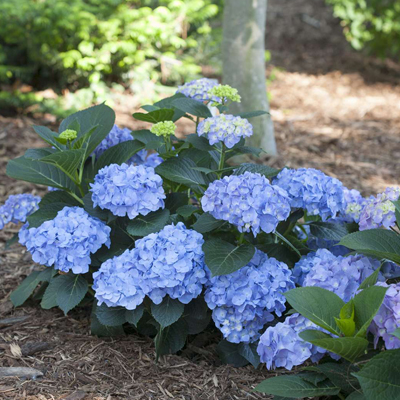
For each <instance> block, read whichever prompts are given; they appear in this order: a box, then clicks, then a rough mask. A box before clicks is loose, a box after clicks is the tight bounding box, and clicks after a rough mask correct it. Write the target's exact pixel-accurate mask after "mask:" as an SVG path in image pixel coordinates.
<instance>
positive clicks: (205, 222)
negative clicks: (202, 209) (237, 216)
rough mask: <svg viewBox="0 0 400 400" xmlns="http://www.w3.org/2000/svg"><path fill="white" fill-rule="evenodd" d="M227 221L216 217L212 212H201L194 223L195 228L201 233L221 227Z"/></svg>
mask: <svg viewBox="0 0 400 400" xmlns="http://www.w3.org/2000/svg"><path fill="white" fill-rule="evenodd" d="M224 223H225V221H221V220H219V219H215V218H214V217H213V216H212V215H211V214H209V213H204V214H201V215H200V217H199V218H198V219H197V221H196V222H195V223H194V224H193V229H194V230H195V231H197V232H199V233H207V232H211V231H213V230H214V229H218V228H219V227H221V226H222V225H223V224H224Z"/></svg>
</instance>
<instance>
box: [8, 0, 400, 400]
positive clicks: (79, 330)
mask: <svg viewBox="0 0 400 400" xmlns="http://www.w3.org/2000/svg"><path fill="white" fill-rule="evenodd" d="M267 48H268V49H269V50H271V53H272V60H271V63H270V65H269V67H268V71H269V72H270V73H273V74H274V75H275V79H274V80H273V81H272V83H271V84H270V87H269V89H270V92H271V95H272V101H271V108H272V116H273V119H274V122H275V130H276V136H277V142H278V147H279V152H280V157H279V158H278V159H276V160H269V163H270V164H273V165H275V166H283V165H287V166H291V167H300V166H303V167H316V168H320V169H322V170H323V171H325V172H327V173H329V174H331V175H334V176H336V177H338V178H339V179H341V180H342V181H343V182H344V184H345V185H346V186H348V187H349V188H357V189H359V190H361V191H362V192H363V194H365V195H368V194H373V193H376V192H377V191H380V190H382V189H384V188H385V187H386V186H388V185H396V184H398V177H399V176H400V163H398V162H397V160H398V159H399V157H400V134H399V132H400V74H399V72H400V65H399V64H395V63H393V62H390V61H385V62H384V61H380V60H376V59H374V58H371V57H368V56H366V55H364V54H359V53H355V52H353V51H352V50H351V49H350V47H349V46H348V44H347V43H346V41H345V40H344V39H343V36H342V33H341V27H340V25H339V23H338V21H337V20H335V19H333V18H332V15H331V11H330V9H329V7H327V6H326V5H325V2H324V0H297V1H296V2H294V1H293V0H270V1H269V15H268V33H267ZM117 111H118V110H117ZM117 122H118V123H119V124H120V125H126V126H129V127H131V128H135V127H136V128H137V127H138V126H137V125H135V123H134V122H133V121H132V118H131V117H130V115H129V113H127V112H126V111H125V110H119V112H117ZM33 124H47V125H49V126H50V127H53V126H54V120H53V119H52V118H50V117H48V116H44V117H43V118H41V120H34V119H31V118H28V117H26V116H22V117H21V116H19V117H15V118H12V117H1V116H0V182H1V183H0V203H2V202H3V201H4V200H5V198H6V197H7V196H8V195H9V194H14V193H23V192H33V193H35V194H43V193H44V191H45V189H44V188H40V187H38V186H34V185H31V184H28V183H23V182H16V181H14V180H12V179H9V178H7V177H6V175H5V165H6V162H7V160H8V159H10V158H13V157H16V156H18V155H21V154H23V153H24V151H25V150H26V149H27V148H30V147H37V146H39V145H41V143H40V141H39V140H38V138H37V136H36V134H35V133H34V132H33V130H32V129H31V125H33ZM180 128H181V131H182V132H188V131H187V130H188V126H187V125H184V126H181V127H180ZM14 232H16V229H15V228H14V227H10V226H9V227H7V228H6V229H5V230H4V231H2V232H0V268H1V274H0V367H10V366H19V367H33V368H36V369H37V370H39V371H41V372H42V373H43V376H42V377H40V378H37V379H36V380H22V379H21V380H16V379H15V378H4V379H0V399H18V400H19V399H29V400H49V399H56V400H58V399H61V398H63V399H69V400H82V399H86V400H89V399H97V400H100V399H101V400H114V399H143V400H144V399H146V400H147V399H162V400H163V399H173V398H175V399H193V400H196V399H213V400H225V399H239V400H240V399H258V398H263V399H265V398H267V397H266V396H261V395H260V394H257V393H254V392H252V391H251V389H252V388H254V386H255V385H256V384H258V383H259V382H261V381H262V380H263V379H264V378H265V377H266V376H268V375H271V373H268V372H267V371H266V370H265V368H259V369H257V370H254V368H252V367H250V366H249V367H244V368H239V369H236V368H233V367H230V366H223V365H220V363H219V361H218V357H217V356H216V355H215V341H212V340H208V341H207V340H205V342H204V343H205V344H204V345H202V346H195V345H192V346H190V348H189V349H188V350H187V351H185V352H183V354H180V355H178V356H167V357H163V358H162V359H161V360H160V362H159V363H158V364H156V363H155V354H154V346H153V344H152V341H151V340H149V339H147V338H144V337H141V336H138V335H130V336H127V337H121V338H114V339H99V338H96V337H92V336H90V334H89V320H88V315H89V311H88V310H86V309H79V310H73V311H72V312H71V313H70V314H69V315H68V316H67V317H66V316H64V315H63V313H62V312H61V311H59V310H47V311H46V310H41V309H39V308H38V307H37V306H36V305H35V304H34V303H28V304H27V305H26V306H24V307H23V308H19V309H17V310H13V309H12V307H11V304H10V302H9V299H8V297H9V294H10V292H11V291H12V290H13V289H15V287H16V286H17V284H18V283H19V282H20V281H21V280H22V279H23V278H24V276H26V275H27V274H28V273H29V270H30V269H31V268H32V263H31V262H30V259H29V255H27V254H26V253H25V252H24V251H23V249H22V247H20V246H18V245H16V246H14V247H12V248H11V249H8V250H5V249H4V242H5V240H6V239H9V238H10V237H11V236H12V234H13V233H14ZM23 317H26V318H23ZM10 318H13V319H14V320H11V321H10V320H9V319H10ZM4 319H8V321H3V322H2V320H4Z"/></svg>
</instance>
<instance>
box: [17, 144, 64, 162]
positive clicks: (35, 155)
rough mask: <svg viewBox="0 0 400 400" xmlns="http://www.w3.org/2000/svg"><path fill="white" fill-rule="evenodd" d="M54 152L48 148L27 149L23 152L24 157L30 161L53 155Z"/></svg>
mask: <svg viewBox="0 0 400 400" xmlns="http://www.w3.org/2000/svg"><path fill="white" fill-rule="evenodd" d="M55 151H57V150H54V149H50V148H48V147H46V148H43V149H28V150H27V151H26V152H25V154H24V157H25V158H30V159H31V160H40V159H41V158H43V157H46V156H48V155H50V154H53V153H54V152H55Z"/></svg>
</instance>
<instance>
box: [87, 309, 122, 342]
mask: <svg viewBox="0 0 400 400" xmlns="http://www.w3.org/2000/svg"><path fill="white" fill-rule="evenodd" d="M96 309H97V304H96V303H93V309H92V314H91V317H90V331H91V333H92V335H95V336H99V337H110V336H121V335H124V328H123V327H122V325H120V326H106V325H103V324H101V323H100V321H99V320H98V318H97V316H96Z"/></svg>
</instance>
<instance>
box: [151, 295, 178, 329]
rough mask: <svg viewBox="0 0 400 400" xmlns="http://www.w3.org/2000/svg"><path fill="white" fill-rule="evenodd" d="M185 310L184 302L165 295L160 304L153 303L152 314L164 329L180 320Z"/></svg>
mask: <svg viewBox="0 0 400 400" xmlns="http://www.w3.org/2000/svg"><path fill="white" fill-rule="evenodd" d="M183 310H184V305H183V303H181V302H180V301H179V300H177V299H171V298H170V297H169V296H166V297H164V299H163V301H162V302H161V303H160V304H154V303H152V304H151V314H152V316H153V317H154V319H155V320H156V321H157V322H158V323H159V324H160V326H161V328H162V329H164V328H165V327H167V326H170V325H172V324H173V323H174V322H176V321H178V319H179V318H180V317H181V316H182V314H183Z"/></svg>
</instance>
